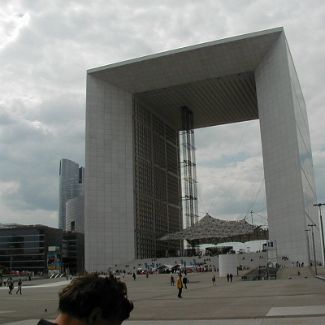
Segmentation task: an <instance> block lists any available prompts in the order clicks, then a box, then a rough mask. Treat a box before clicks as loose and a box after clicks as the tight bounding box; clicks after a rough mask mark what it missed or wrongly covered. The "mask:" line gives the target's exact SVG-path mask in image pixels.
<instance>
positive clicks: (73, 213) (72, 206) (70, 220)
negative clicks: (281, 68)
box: [65, 195, 85, 233]
mask: <svg viewBox="0 0 325 325" xmlns="http://www.w3.org/2000/svg"><path fill="white" fill-rule="evenodd" d="M84 206H85V197H84V196H83V195H80V196H77V197H75V198H73V199H70V200H68V201H67V202H66V226H65V229H66V231H75V232H81V233H84Z"/></svg>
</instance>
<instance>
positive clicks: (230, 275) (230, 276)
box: [229, 273, 233, 282]
mask: <svg viewBox="0 0 325 325" xmlns="http://www.w3.org/2000/svg"><path fill="white" fill-rule="evenodd" d="M232 277H233V275H232V273H230V274H229V278H230V282H232Z"/></svg>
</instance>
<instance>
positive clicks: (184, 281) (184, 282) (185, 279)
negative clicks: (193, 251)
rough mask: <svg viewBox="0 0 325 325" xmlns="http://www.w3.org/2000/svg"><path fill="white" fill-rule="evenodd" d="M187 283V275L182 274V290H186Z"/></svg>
mask: <svg viewBox="0 0 325 325" xmlns="http://www.w3.org/2000/svg"><path fill="white" fill-rule="evenodd" d="M187 283H188V279H187V275H186V273H185V274H184V277H183V284H184V288H185V289H187Z"/></svg>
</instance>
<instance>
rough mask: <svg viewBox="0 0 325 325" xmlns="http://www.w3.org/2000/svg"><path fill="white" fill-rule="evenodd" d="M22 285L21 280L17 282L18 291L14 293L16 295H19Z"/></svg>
mask: <svg viewBox="0 0 325 325" xmlns="http://www.w3.org/2000/svg"><path fill="white" fill-rule="evenodd" d="M22 285H23V282H22V281H21V279H19V281H18V289H17V291H16V295H17V294H18V292H19V293H20V294H21V287H22Z"/></svg>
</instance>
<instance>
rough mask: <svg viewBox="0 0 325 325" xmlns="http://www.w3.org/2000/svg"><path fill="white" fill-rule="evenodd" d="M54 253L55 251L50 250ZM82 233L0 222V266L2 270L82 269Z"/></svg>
mask: <svg viewBox="0 0 325 325" xmlns="http://www.w3.org/2000/svg"><path fill="white" fill-rule="evenodd" d="M53 252H55V254H54V253H53ZM83 265H84V236H83V234H80V233H71V232H64V231H62V229H57V228H51V227H47V226H44V225H17V224H8V225H0V266H1V267H2V268H3V269H5V272H6V271H8V272H14V271H19V272H21V271H28V272H34V273H48V272H49V270H50V271H52V270H53V269H55V271H56V272H65V271H66V269H69V272H70V273H71V274H76V273H81V272H83Z"/></svg>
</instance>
